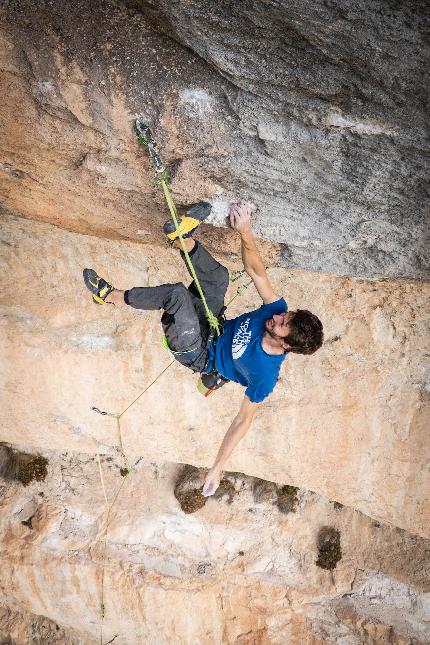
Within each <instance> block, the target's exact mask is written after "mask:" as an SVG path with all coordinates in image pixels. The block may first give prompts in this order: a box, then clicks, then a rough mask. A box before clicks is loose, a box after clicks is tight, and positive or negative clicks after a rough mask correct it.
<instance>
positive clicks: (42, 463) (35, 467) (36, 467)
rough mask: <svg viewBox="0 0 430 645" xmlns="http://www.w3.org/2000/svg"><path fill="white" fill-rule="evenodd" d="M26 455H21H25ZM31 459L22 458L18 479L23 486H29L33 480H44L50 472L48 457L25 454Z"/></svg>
mask: <svg viewBox="0 0 430 645" xmlns="http://www.w3.org/2000/svg"><path fill="white" fill-rule="evenodd" d="M23 456H24V455H21V457H23ZM25 456H26V457H30V459H20V460H19V464H18V472H17V474H16V479H17V480H18V481H20V482H21V484H22V485H23V486H28V485H29V484H30V483H31V482H32V481H37V482H43V481H44V480H45V478H46V475H47V474H48V460H47V459H46V457H41V456H40V455H37V456H36V457H33V456H30V455H25Z"/></svg>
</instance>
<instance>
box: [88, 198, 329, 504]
mask: <svg viewBox="0 0 430 645" xmlns="http://www.w3.org/2000/svg"><path fill="white" fill-rule="evenodd" d="M210 210H211V207H210V204H208V203H207V202H200V203H199V204H196V205H195V206H193V207H192V208H191V209H189V210H188V211H187V214H186V216H184V217H182V218H180V220H179V228H178V229H176V228H175V226H174V225H173V223H172V222H167V223H166V224H165V226H164V232H165V234H166V235H167V237H168V238H169V239H170V240H171V241H172V242H174V241H175V240H177V238H178V236H179V234H181V235H182V237H183V238H184V243H185V246H186V249H187V251H188V253H189V256H190V258H191V260H192V263H193V266H194V269H195V272H196V275H197V278H198V280H199V282H200V285H201V287H202V290H203V293H204V295H205V297H206V300H207V304H208V306H209V308H210V309H211V311H212V312H213V313H214V314H215V316H217V317H220V316H221V315H222V313H223V310H224V296H225V293H226V291H227V287H228V282H229V278H228V271H227V269H226V268H225V267H224V266H222V265H221V264H220V263H219V262H217V261H216V260H215V259H214V258H213V257H212V256H211V255H209V253H208V252H207V251H206V250H205V249H204V247H203V246H202V245H201V244H200V243H199V242H196V241H195V240H194V239H193V238H192V233H193V231H194V230H195V229H196V228H197V227H198V226H199V225H200V223H201V222H202V221H204V220H205V219H206V218H207V216H208V215H209V213H210ZM230 224H231V226H232V228H233V229H234V230H235V231H237V232H238V234H239V235H240V237H241V249H242V260H243V266H244V268H245V271H246V272H247V273H248V275H249V276H250V278H251V279H252V280H253V282H254V285H255V288H256V289H257V291H258V294H259V295H260V297H261V299H262V301H263V304H262V306H261V307H260V308H259V309H256V310H254V311H251V312H246V313H244V314H242V315H240V316H238V317H237V318H233V319H232V320H227V321H226V322H225V324H224V326H223V328H222V332H221V334H220V336H218V337H216V336H214V337H213V338H211V336H210V328H209V324H208V321H207V318H206V315H205V311H204V307H203V303H202V300H201V299H200V298H199V295H198V291H197V290H196V285H195V283H194V281H193V282H192V283H191V285H190V286H189V287H188V289H187V288H186V287H185V286H184V285H183V284H182V283H177V284H164V285H160V286H158V287H134V288H133V289H130V290H128V291H120V290H118V289H115V288H114V287H113V286H112V285H110V284H109V283H108V282H106V280H104V279H103V278H101V277H99V276H98V275H97V274H96V273H95V271H93V270H92V269H84V282H85V285H86V286H87V288H88V289H89V290H90V291H91V292H92V294H93V300H94V302H96V303H98V304H108V303H111V304H114V305H117V306H131V307H134V308H136V309H145V310H150V309H163V310H164V313H163V315H162V317H161V323H162V326H163V330H164V333H165V336H166V341H167V344H168V347H169V348H170V350H171V351H172V352H173V354H174V356H175V358H176V359H177V360H178V361H179V362H180V363H182V364H183V365H185V366H186V367H188V368H190V369H191V370H193V371H195V372H200V373H202V374H203V375H206V376H203V379H204V380H206V382H207V381H208V378H209V381H210V382H211V383H213V384H214V386H215V388H216V387H219V386H220V385H223V384H224V383H226V382H227V381H229V380H231V381H235V382H236V383H240V384H241V385H243V386H244V387H246V390H245V396H244V398H243V401H242V404H241V406H240V409H239V412H238V413H237V415H236V416H235V418H234V419H233V421H232V423H231V425H230V427H229V429H228V431H227V433H226V435H225V436H224V439H223V441H222V443H221V446H220V448H219V451H218V454H217V456H216V459H215V462H214V464H213V466H212V468H211V469H210V470H209V472H208V474H207V477H206V481H205V485H204V487H203V495H205V496H209V495H213V493H214V492H215V491H216V489H217V488H218V486H219V482H220V479H221V474H222V470H223V466H224V464H225V462H226V461H227V459H228V458H229V456H230V455H231V453H232V452H233V450H234V448H235V447H236V445H237V444H238V443H239V441H240V440H241V439H242V437H243V436H244V435H245V434H246V432H247V431H248V429H249V427H250V425H251V422H252V419H253V418H254V415H255V413H256V412H257V410H258V407H259V405H260V404H261V402H262V401H263V400H264V399H265V398H266V397H267V396H268V395H269V394H270V393H271V392H272V390H273V388H274V387H275V385H276V381H277V379H278V375H279V370H280V368H281V365H282V363H283V361H284V359H285V356H286V354H288V353H290V352H293V353H294V352H295V353H298V354H313V353H314V352H315V351H316V350H317V349H318V348H319V347H321V345H322V342H323V328H322V324H321V321H320V320H319V319H318V318H317V316H315V315H314V314H312V313H310V312H309V311H305V310H300V309H299V310H297V311H288V307H287V304H286V302H285V300H284V298H280V297H279V295H277V294H276V293H275V292H274V290H273V288H272V286H271V284H270V282H269V279H268V276H267V273H266V269H265V267H264V264H263V261H262V259H261V257H260V254H259V252H258V250H257V247H256V244H255V238H254V234H253V232H252V228H251V205H250V204H248V203H246V202H241V203H239V204H232V205H231V207H230ZM181 255H182V257H184V253H183V252H182V251H181Z"/></svg>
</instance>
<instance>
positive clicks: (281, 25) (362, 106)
mask: <svg viewBox="0 0 430 645" xmlns="http://www.w3.org/2000/svg"><path fill="white" fill-rule="evenodd" d="M129 4H131V5H132V6H134V7H138V8H139V10H140V11H141V12H142V13H143V14H144V15H145V16H146V17H148V18H149V19H150V20H151V22H152V24H153V25H154V26H155V28H156V29H158V30H159V31H161V32H163V33H165V34H167V35H168V36H169V37H173V38H175V39H176V40H177V41H178V42H180V43H182V44H183V45H185V46H186V47H187V48H189V49H191V50H193V51H194V52H196V54H197V55H198V56H199V57H200V58H201V59H203V60H205V61H207V62H208V63H209V64H210V65H211V66H212V67H213V68H214V69H215V70H216V71H217V72H218V73H219V74H220V75H221V77H222V78H224V79H228V81H229V83H224V84H223V89H224V91H225V95H226V98H227V100H228V103H229V105H230V108H231V110H232V113H233V114H234V116H235V119H236V128H237V130H236V134H237V135H238V140H237V141H236V144H235V145H236V154H235V157H234V161H233V168H232V175H231V177H230V178H229V180H228V181H226V184H228V188H230V189H234V188H236V189H237V187H238V186H240V185H242V186H243V189H244V190H245V192H246V193H247V194H248V196H249V197H251V198H252V200H253V201H254V202H255V203H256V204H257V205H258V206H259V209H260V211H259V212H260V220H259V233H260V235H261V236H262V237H265V238H267V239H270V240H273V241H276V242H279V243H281V244H282V245H283V246H282V260H281V262H282V264H283V265H285V266H291V267H300V268H309V269H312V270H316V271H328V272H335V273H341V274H342V273H347V274H353V275H361V276H375V275H377V276H415V277H424V276H428V263H427V262H426V244H427V243H428V239H429V238H428V234H429V220H428V205H429V200H428V197H429V192H428V182H427V179H426V168H428V152H429V147H428V128H427V113H426V106H428V83H426V82H425V78H426V77H427V72H428V67H429V61H430V58H429V41H428V39H427V35H428V30H429V12H428V4H427V3H425V2H413V3H401V2H387V1H379V2H370V1H366V0H361V1H360V2H354V3H351V2H349V1H347V0H333V1H326V2H321V1H313V2H302V1H295V2H294V1H292V2H290V1H289V2H286V1H285V0H280V1H279V0H278V1H276V0H267V1H265V2H261V1H259V0H245V1H244V2H229V1H225V0H224V1H222V2H216V3H215V2H211V1H210V0H205V1H203V2H202V1H200V0H191V1H190V2H189V1H187V2H184V1H181V0H177V1H174V2H170V3H165V2H161V1H159V0H131V2H130V3H129ZM220 82H221V79H220Z"/></svg>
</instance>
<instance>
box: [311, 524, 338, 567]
mask: <svg viewBox="0 0 430 645" xmlns="http://www.w3.org/2000/svg"><path fill="white" fill-rule="evenodd" d="M317 546H318V560H317V561H316V563H315V564H316V565H317V567H321V569H334V568H335V567H336V565H337V563H338V562H339V560H340V559H341V558H342V549H341V547H340V532H339V531H338V530H337V529H335V528H333V527H331V526H324V527H323V528H322V529H321V530H320V532H319V533H318V538H317Z"/></svg>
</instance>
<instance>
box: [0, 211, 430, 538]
mask: <svg viewBox="0 0 430 645" xmlns="http://www.w3.org/2000/svg"><path fill="white" fill-rule="evenodd" d="M201 235H202V237H204V234H201ZM230 235H231V237H233V238H234V239H235V240H236V238H235V236H234V235H233V233H230ZM2 240H3V243H2V244H1V251H2V270H3V272H4V274H5V275H8V276H13V280H12V279H11V280H7V281H6V283H5V285H4V286H3V289H2V292H1V294H0V305H1V311H2V318H1V324H2V332H3V333H2V336H1V339H2V340H1V342H2V346H1V353H2V357H3V360H2V365H1V369H2V377H1V378H2V382H3V384H4V385H3V388H2V393H1V396H2V400H1V405H0V415H1V419H2V422H1V425H0V439H3V440H6V441H8V442H11V443H22V444H24V445H32V446H34V447H35V448H37V449H39V448H43V447H45V446H46V445H49V446H50V447H51V448H56V449H58V450H63V449H64V447H65V446H66V447H67V448H68V449H70V450H81V451H87V452H90V453H93V452H94V450H95V448H96V446H97V445H100V444H102V445H106V446H115V445H117V444H118V442H119V438H118V433H117V429H116V425H115V421H114V419H111V418H109V417H103V416H100V415H98V414H95V413H94V412H93V411H92V410H91V407H92V406H97V407H98V408H100V409H102V410H108V411H109V412H120V411H121V410H124V408H125V407H126V406H127V405H128V404H129V403H130V402H131V401H132V400H133V399H134V398H135V397H137V396H138V395H139V394H140V392H142V390H143V389H144V388H145V387H146V386H147V385H149V383H150V382H151V381H152V380H153V379H154V378H155V377H156V376H157V375H158V374H159V373H160V372H161V370H162V369H163V368H164V367H166V366H167V365H168V363H169V362H170V360H171V357H170V355H169V354H168V353H167V352H166V350H165V349H164V348H163V347H162V343H161V326H160V323H159V317H160V316H159V314H158V312H138V311H136V310H132V309H127V308H124V309H122V310H121V309H114V308H113V307H104V308H103V307H100V306H96V305H94V304H93V303H92V301H91V298H90V297H89V294H88V292H87V291H86V289H85V287H84V286H83V283H82V277H81V275H82V274H81V271H82V267H84V266H92V267H94V268H95V269H97V270H98V271H100V272H102V273H103V274H104V275H105V276H106V277H107V278H108V279H109V280H111V281H112V282H113V284H115V285H116V286H118V287H120V288H129V287H131V286H136V285H140V286H145V285H155V284H159V283H163V282H169V281H172V282H178V281H180V280H184V281H187V274H186V270H185V267H184V265H183V263H182V261H181V259H180V257H179V254H178V253H177V252H176V251H173V250H170V249H168V248H164V249H162V248H157V249H151V248H150V247H149V246H143V247H142V246H141V245H139V244H135V243H131V242H128V243H126V242H124V241H122V242H121V241H109V240H100V239H99V238H96V237H91V236H89V235H86V236H85V235H77V234H73V233H67V232H65V231H62V230H61V229H59V228H56V227H53V226H52V225H48V224H43V223H35V222H34V223H31V222H29V221H28V220H24V219H22V218H14V217H13V216H5V217H4V218H3V220H2ZM29 258H31V262H29ZM222 259H223V260H224V261H226V263H227V265H228V266H229V268H230V269H231V270H236V269H238V268H240V266H241V264H240V261H239V260H238V259H235V257H230V256H229V255H227V256H226V255H225V256H224V257H223V258H222ZM270 276H271V280H272V281H273V284H274V287H275V289H276V291H277V292H278V293H282V294H284V295H285V297H286V298H287V301H288V302H289V304H290V307H291V308H293V309H294V308H297V307H299V306H301V307H303V308H308V309H312V310H313V311H315V313H316V314H317V315H318V316H320V317H321V319H322V320H323V323H324V327H325V331H326V343H325V345H324V347H323V348H322V349H321V350H320V351H319V352H317V354H315V355H314V356H311V357H306V356H299V355H291V356H289V357H288V358H287V359H286V361H285V363H284V367H283V369H282V371H281V375H280V380H279V383H278V385H277V387H276V389H275V391H274V392H273V394H272V395H271V396H270V398H269V399H268V400H267V402H265V403H264V404H263V405H262V407H261V411H260V412H259V413H258V415H257V416H256V418H255V420H254V422H253V425H252V428H251V430H250V431H249V433H248V434H247V436H246V437H245V438H244V440H243V441H242V443H241V444H240V447H239V448H238V449H237V450H236V451H235V452H234V453H233V456H232V458H231V460H230V462H229V464H228V467H229V468H230V469H233V470H238V471H240V472H244V473H247V474H250V475H254V476H257V477H261V478H263V479H269V480H272V481H275V482H277V483H279V484H280V485H282V484H292V485H295V486H301V487H304V488H307V489H310V490H315V491H317V492H319V493H321V494H323V495H325V496H326V497H328V498H329V499H335V500H338V501H339V502H342V503H344V504H347V505H348V506H352V507H355V508H358V509H360V510H362V511H363V512H365V513H366V514H368V515H371V516H372V517H375V518H378V519H382V520H384V521H388V522H392V523H393V524H395V525H397V526H401V527H403V528H404V529H407V530H409V531H412V532H416V533H419V534H421V535H426V536H429V526H430V522H429V512H430V509H429V498H428V490H429V472H428V463H429V456H430V455H429V450H430V447H429V443H428V427H429V383H428V371H427V370H428V365H427V362H428V356H427V350H426V347H427V337H428V317H427V313H426V304H427V302H428V298H429V287H424V286H423V285H420V284H414V283H411V282H404V281H400V282H393V281H391V282H390V281H373V282H367V281H361V280H354V279H347V278H338V277H335V276H326V275H319V276H317V275H316V274H311V273H307V272H300V271H293V270H291V271H286V270H284V269H271V270H270ZM17 285H19V288H18V289H17ZM234 294H235V286H233V285H232V286H230V290H229V293H228V295H227V299H229V298H230V297H232V296H233V295H234ZM259 303H260V300H259V298H258V295H257V294H256V291H255V290H254V289H253V288H249V289H248V290H247V291H246V292H245V294H244V295H243V296H241V297H240V298H236V299H235V300H234V302H233V303H232V304H231V305H230V307H229V309H228V315H229V316H230V317H233V316H235V315H237V314H238V313H240V312H242V311H246V310H247V309H252V308H255V307H256V306H259ZM242 397H243V388H241V387H240V386H239V385H237V384H234V383H229V384H228V385H226V386H225V387H224V388H223V389H222V390H220V391H219V392H217V393H216V395H213V396H212V397H210V398H209V399H204V398H203V397H202V396H201V395H200V394H199V393H198V391H197V388H196V377H195V376H194V375H193V374H192V373H191V372H189V371H188V370H187V369H186V368H184V367H182V366H181V365H179V364H177V363H175V364H174V365H173V366H172V367H171V368H170V371H169V372H168V373H167V374H164V375H163V376H162V377H161V378H160V380H159V381H158V382H157V383H156V384H155V385H154V386H153V387H152V388H151V389H150V390H149V392H147V393H146V394H145V395H144V396H143V397H142V398H141V399H140V400H139V401H138V402H137V403H136V404H135V406H134V407H133V408H131V409H130V411H129V412H127V413H126V415H124V417H123V418H122V422H121V426H122V429H123V441H124V446H125V450H126V452H128V453H130V454H135V455H146V456H150V457H151V458H152V459H154V460H155V461H160V462H163V461H179V462H182V463H189V464H192V465H195V466H210V465H211V463H212V461H213V459H214V457H215V455H216V451H217V449H218V445H219V443H220V442H221V439H222V437H223V435H224V433H225V431H226V429H227V428H228V426H229V424H230V422H231V420H232V419H233V417H234V415H235V414H236V413H237V410H238V407H239V405H240V401H241V400H242Z"/></svg>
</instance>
